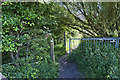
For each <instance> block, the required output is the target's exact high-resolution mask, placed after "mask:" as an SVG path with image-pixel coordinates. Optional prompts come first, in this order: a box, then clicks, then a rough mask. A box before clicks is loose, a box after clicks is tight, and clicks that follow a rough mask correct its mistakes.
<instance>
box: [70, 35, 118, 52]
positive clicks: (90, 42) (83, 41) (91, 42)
mask: <svg viewBox="0 0 120 80" xmlns="http://www.w3.org/2000/svg"><path fill="white" fill-rule="evenodd" d="M119 40H120V37H119V38H114V37H112V38H109V37H108V38H70V39H69V54H70V52H71V51H72V48H71V46H72V45H73V44H77V45H76V47H75V48H77V47H78V46H81V50H83V51H84V48H85V46H94V47H95V48H98V47H100V46H103V45H106V46H112V47H113V48H119ZM74 41H79V42H77V43H73V42H74Z"/></svg>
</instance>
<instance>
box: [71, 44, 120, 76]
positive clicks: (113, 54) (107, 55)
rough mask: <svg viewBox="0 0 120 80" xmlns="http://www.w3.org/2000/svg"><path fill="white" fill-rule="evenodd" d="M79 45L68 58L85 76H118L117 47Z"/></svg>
mask: <svg viewBox="0 0 120 80" xmlns="http://www.w3.org/2000/svg"><path fill="white" fill-rule="evenodd" d="M84 49H85V50H84V51H81V50H80V46H79V47H78V48H77V49H76V50H73V51H72V54H71V55H70V57H69V59H70V60H72V61H73V60H74V61H75V62H76V63H77V64H78V66H79V69H80V71H82V72H83V73H84V74H85V75H86V77H87V78H119V77H120V75H119V74H120V73H119V65H118V51H119V50H118V49H114V48H113V47H111V46H103V47H99V48H93V47H86V48H84Z"/></svg>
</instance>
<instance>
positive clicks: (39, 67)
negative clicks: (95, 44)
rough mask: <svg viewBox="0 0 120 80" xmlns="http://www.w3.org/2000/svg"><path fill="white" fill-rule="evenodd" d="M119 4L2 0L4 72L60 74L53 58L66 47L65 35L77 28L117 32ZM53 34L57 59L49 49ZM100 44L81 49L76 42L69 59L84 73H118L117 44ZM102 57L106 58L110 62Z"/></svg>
mask: <svg viewBox="0 0 120 80" xmlns="http://www.w3.org/2000/svg"><path fill="white" fill-rule="evenodd" d="M119 5H120V3H113V4H112V3H99V2H98V3H83V2H80V3H75V2H73V3H72V2H66V3H65V2H61V3H55V2H54V3H53V2H50V3H47V2H3V3H2V35H1V38H2V50H1V51H2V59H3V60H2V62H3V65H2V73H3V75H5V76H6V77H8V78H56V77H58V71H59V65H58V63H57V61H58V59H59V57H61V56H62V55H64V54H65V53H66V49H65V37H66V40H67V38H70V37H73V36H75V34H76V33H77V32H76V31H75V30H78V32H79V34H81V35H82V37H120V33H119V30H120V22H119V19H120V14H119V13H120V10H119V9H120V6H119ZM112 10H113V11H112ZM78 13H79V14H78ZM103 13H105V14H103ZM108 13H109V14H108ZM65 32H66V33H65ZM64 33H65V34H64ZM65 35H66V36H65ZM52 38H54V43H55V44H54V49H55V58H56V62H55V63H53V61H52V59H51V57H50V55H49V53H50V42H51V39H52ZM104 47H105V48H98V49H95V50H92V49H93V48H92V47H89V48H88V47H86V50H85V52H81V51H80V50H79V48H80V46H79V47H78V48H77V49H76V50H75V51H73V54H72V55H71V56H73V60H75V61H76V62H77V64H78V65H79V67H80V69H81V68H83V72H86V73H90V74H86V75H87V76H86V77H95V78H96V77H100V78H101V77H102V78H103V77H104V78H106V77H119V76H120V75H119V72H118V58H119V57H118V56H117V55H118V50H114V49H113V48H111V47H106V46H104ZM91 50H92V51H91ZM93 55H94V56H93ZM102 55H103V56H102ZM106 55H107V56H106ZM70 59H71V57H70ZM94 60H95V61H94ZM105 60H106V62H109V61H110V62H109V64H108V63H106V62H105ZM79 61H81V62H79ZM96 61H99V63H98V62H96ZM86 63H87V64H86ZM95 63H96V64H95ZM88 65H89V66H88ZM96 65H97V68H95V67H96ZM103 66H104V67H103ZM91 67H92V68H91ZM103 69H104V71H102V70H103ZM111 69H112V70H113V71H112V72H111ZM95 73H99V74H95Z"/></svg>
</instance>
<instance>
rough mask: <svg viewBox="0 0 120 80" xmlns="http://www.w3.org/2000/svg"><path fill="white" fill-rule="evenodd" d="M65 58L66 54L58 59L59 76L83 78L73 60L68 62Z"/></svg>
mask: <svg viewBox="0 0 120 80" xmlns="http://www.w3.org/2000/svg"><path fill="white" fill-rule="evenodd" d="M67 58H68V54H66V55H64V56H62V57H61V58H60V59H59V65H60V72H59V78H84V76H83V75H82V74H81V73H80V72H79V70H78V67H77V65H76V64H75V63H73V62H68V61H67ZM80 76H81V77H80Z"/></svg>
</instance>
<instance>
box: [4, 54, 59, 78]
mask: <svg viewBox="0 0 120 80" xmlns="http://www.w3.org/2000/svg"><path fill="white" fill-rule="evenodd" d="M34 59H35V56H31V57H28V58H27V59H25V58H20V59H18V60H16V61H15V62H14V63H12V64H4V65H2V73H3V75H5V76H6V77H7V78H57V77H58V70H59V66H58V64H57V63H53V62H52V60H51V59H50V57H49V56H46V57H39V56H38V57H37V60H36V62H35V60H34Z"/></svg>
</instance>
